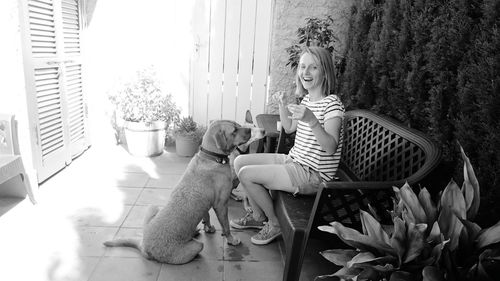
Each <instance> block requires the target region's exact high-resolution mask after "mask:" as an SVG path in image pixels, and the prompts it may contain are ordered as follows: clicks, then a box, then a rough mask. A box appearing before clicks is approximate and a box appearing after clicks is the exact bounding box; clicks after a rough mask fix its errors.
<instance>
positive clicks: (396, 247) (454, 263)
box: [317, 147, 500, 281]
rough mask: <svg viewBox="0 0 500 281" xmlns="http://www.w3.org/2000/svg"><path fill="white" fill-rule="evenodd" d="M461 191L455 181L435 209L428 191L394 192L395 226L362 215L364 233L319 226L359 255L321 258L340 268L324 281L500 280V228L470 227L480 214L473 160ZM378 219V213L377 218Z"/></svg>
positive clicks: (342, 252)
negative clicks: (335, 279) (498, 276)
mask: <svg viewBox="0 0 500 281" xmlns="http://www.w3.org/2000/svg"><path fill="white" fill-rule="evenodd" d="M460 149H461V154H462V159H463V161H464V168H463V170H464V182H463V184H462V188H459V187H458V185H457V184H456V183H455V182H454V181H453V180H451V181H450V183H449V184H448V185H447V186H446V188H445V189H444V191H443V192H442V193H441V195H440V200H439V201H438V204H435V203H434V202H433V201H432V199H431V196H430V194H429V192H428V191H427V189H425V188H422V189H421V190H420V192H419V193H418V195H417V194H415V192H414V191H413V190H412V188H411V187H410V186H409V185H408V184H405V185H404V186H403V187H401V188H397V187H394V188H393V189H394V191H395V198H394V207H393V210H392V211H391V216H392V222H393V224H392V225H389V226H384V227H383V226H382V225H381V224H380V223H379V221H377V219H376V217H377V216H376V215H374V216H372V215H370V214H369V213H368V212H365V211H361V212H360V218H361V223H362V233H361V232H359V231H358V230H355V229H352V228H348V227H344V226H343V225H342V224H341V223H338V222H332V223H331V224H330V225H329V226H320V227H319V229H320V230H322V231H326V232H330V233H334V234H336V235H337V236H338V237H339V238H340V239H341V240H342V241H344V242H345V243H346V244H347V245H349V246H352V247H354V248H355V249H334V250H327V251H324V252H321V255H323V256H324V257H325V258H326V259H328V260H329V261H331V262H333V263H334V264H336V265H339V266H341V267H342V268H341V269H340V270H339V271H337V272H335V273H333V274H331V275H324V276H318V277H317V279H322V278H326V277H331V276H337V277H339V278H340V279H342V280H425V281H434V280H436V281H437V280H497V279H493V274H498V269H496V271H497V272H496V273H495V268H498V267H499V266H500V248H499V245H498V242H500V222H498V223H497V224H496V225H494V226H492V227H490V228H488V229H483V230H482V229H481V227H479V226H478V225H477V224H475V223H473V222H471V221H470V220H472V219H474V217H475V216H476V214H477V211H478V209H479V203H480V197H479V184H478V181H477V179H476V176H475V173H474V170H473V168H472V165H471V164H470V160H469V158H468V157H467V156H466V155H465V153H464V151H463V149H462V148H461V147H460ZM373 213H374V212H373Z"/></svg>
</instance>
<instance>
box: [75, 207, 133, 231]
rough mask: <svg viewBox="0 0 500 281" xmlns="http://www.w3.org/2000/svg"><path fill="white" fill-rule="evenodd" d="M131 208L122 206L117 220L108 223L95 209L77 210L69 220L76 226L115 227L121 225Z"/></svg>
mask: <svg viewBox="0 0 500 281" xmlns="http://www.w3.org/2000/svg"><path fill="white" fill-rule="evenodd" d="M131 208H132V207H131V206H123V210H122V212H121V214H120V216H119V217H118V218H116V219H115V220H112V221H108V220H107V219H105V218H104V217H103V214H102V212H101V211H100V210H99V209H95V208H86V209H80V210H77V211H76V212H75V213H74V214H73V215H72V216H71V217H70V218H71V220H72V221H73V223H74V224H75V225H77V226H116V227H119V226H120V225H122V223H123V221H124V220H125V218H126V217H127V215H128V213H129V212H130V209H131Z"/></svg>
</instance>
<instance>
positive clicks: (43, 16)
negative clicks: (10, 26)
mask: <svg viewBox="0 0 500 281" xmlns="http://www.w3.org/2000/svg"><path fill="white" fill-rule="evenodd" d="M79 2H80V1H79V0H20V3H21V23H22V26H21V31H22V34H23V57H24V69H25V82H26V94H27V100H28V114H29V117H30V129H31V132H30V133H31V136H32V142H33V146H32V147H33V163H34V165H35V169H36V170H37V173H38V181H39V182H42V181H44V180H45V179H47V178H48V177H50V176H51V175H53V174H54V173H55V172H57V171H59V170H60V169H62V168H64V167H65V166H66V165H67V164H69V163H70V162H71V160H72V159H73V158H74V157H75V156H76V155H79V154H80V153H82V152H83V151H84V150H85V149H86V148H88V146H89V140H88V133H87V113H86V105H85V99H84V95H83V88H82V63H81V50H80V31H81V20H80V18H81V14H80V10H81V6H80V5H81V3H79Z"/></svg>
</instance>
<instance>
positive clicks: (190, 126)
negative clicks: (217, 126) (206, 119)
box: [174, 116, 207, 143]
mask: <svg viewBox="0 0 500 281" xmlns="http://www.w3.org/2000/svg"><path fill="white" fill-rule="evenodd" d="M206 131H207V127H206V126H203V125H199V124H197V123H196V122H195V121H194V120H193V117H192V116H188V117H183V118H181V119H180V120H179V122H177V124H176V128H175V130H174V136H175V137H179V136H180V137H183V138H188V139H190V140H192V141H194V142H197V143H201V141H202V139H203V135H204V134H205V132H206Z"/></svg>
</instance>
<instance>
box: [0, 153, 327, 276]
mask: <svg viewBox="0 0 500 281" xmlns="http://www.w3.org/2000/svg"><path fill="white" fill-rule="evenodd" d="M189 160H190V158H182V157H178V156H176V155H175V152H174V151H173V150H172V149H168V150H167V151H166V152H165V153H164V154H163V155H161V156H159V157H154V158H140V157H132V156H130V155H129V154H128V153H127V152H126V151H125V150H124V149H123V148H122V147H120V146H108V147H106V148H101V149H99V148H95V147H93V148H91V149H89V150H88V151H87V152H85V153H84V154H83V155H82V156H80V157H79V158H77V159H76V160H75V161H73V163H72V164H71V165H69V166H68V167H67V168H65V169H64V170H62V171H61V172H60V173H58V174H56V175H55V176H54V177H52V178H51V179H49V180H48V181H46V182H45V183H44V184H42V185H41V186H40V190H39V194H38V199H39V203H38V204H37V205H31V204H30V202H29V200H27V199H25V200H22V201H21V202H19V203H18V204H17V205H15V206H14V207H13V208H11V209H10V210H9V211H8V212H6V213H4V214H3V215H2V216H0V280H6V281H15V280H23V281H25V280H30V281H39V280H40V281H45V280H50V281H55V280H64V281H66V280H77V281H101V280H103V281H113V280H119V281H127V280H130V281H149V280H151V281H167V280H173V281H181V280H196V281H198V280H207V281H208V280H231V281H232V280H270V281H271V280H282V272H283V253H282V250H281V249H282V241H281V238H280V239H278V241H276V242H273V243H271V244H270V245H267V246H255V245H253V244H252V243H250V236H251V235H252V234H253V233H254V231H251V230H246V231H235V232H237V235H238V236H239V237H240V239H241V240H242V244H241V245H239V246H229V245H227V244H226V243H225V241H224V238H223V237H222V236H221V235H220V225H219V224H218V221H217V220H216V219H215V215H214V213H213V211H211V214H212V216H213V218H214V219H213V222H214V225H215V226H216V228H217V232H216V233H215V234H205V233H203V232H202V233H201V234H200V235H199V237H197V239H198V240H200V241H202V242H203V243H204V245H205V247H204V249H203V251H202V252H201V254H200V255H199V256H198V257H197V258H196V259H195V260H194V261H192V262H190V263H188V264H185V265H168V264H160V263H156V262H153V261H148V260H146V259H144V258H142V257H141V256H140V255H139V254H138V252H137V250H135V249H131V248H105V247H104V246H103V245H102V242H103V241H105V240H107V239H111V238H113V237H122V236H123V237H125V236H127V237H131V236H132V237H140V236H141V235H142V229H141V224H142V219H143V215H144V212H145V210H146V208H147V206H148V205H159V206H162V205H164V204H165V202H166V201H167V200H168V198H169V195H170V192H171V191H172V189H173V187H174V186H175V184H176V182H177V180H178V179H179V177H180V175H181V174H182V173H183V171H184V169H185V167H186V165H187V163H188V162H189ZM3 202H7V203H6V204H10V205H12V201H11V199H4V200H3ZM1 204H2V202H1V201H0V205H1ZM242 214H243V209H242V207H241V203H239V202H235V201H232V200H231V202H230V206H229V216H230V218H234V217H239V216H241V215H242ZM313 249H314V248H313ZM318 271H321V272H322V273H331V272H334V268H333V267H332V266H331V264H330V263H328V262H327V261H325V260H324V259H323V258H322V257H320V256H319V255H318V254H317V251H315V250H313V251H311V253H310V255H308V257H307V258H306V260H305V262H304V268H303V273H302V276H301V280H312V279H313V278H314V276H315V275H316V274H317V273H318Z"/></svg>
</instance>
